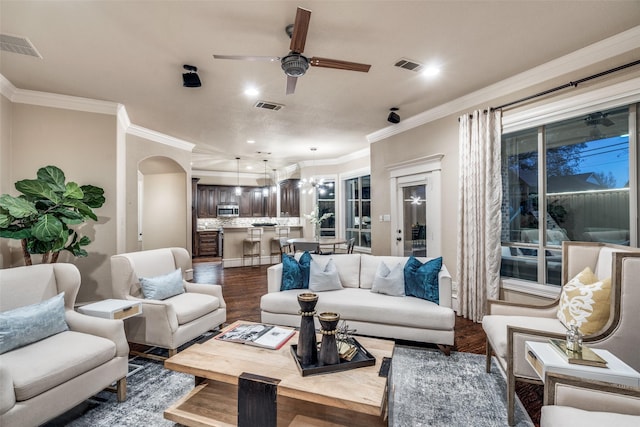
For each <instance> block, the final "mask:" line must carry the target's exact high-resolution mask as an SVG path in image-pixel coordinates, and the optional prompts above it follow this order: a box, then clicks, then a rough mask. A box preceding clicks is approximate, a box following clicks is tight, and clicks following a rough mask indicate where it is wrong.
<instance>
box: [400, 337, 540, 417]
mask: <svg viewBox="0 0 640 427" xmlns="http://www.w3.org/2000/svg"><path fill="white" fill-rule="evenodd" d="M389 390H390V394H389V400H390V404H389V412H390V413H389V419H390V423H389V425H392V426H398V427H422V426H425V427H426V426H429V427H466V426H473V427H495V426H507V425H508V424H507V409H506V407H507V405H506V400H505V399H506V381H505V378H504V376H503V374H502V372H501V371H500V369H499V368H498V365H497V363H496V361H495V359H494V360H493V362H492V367H491V373H489V374H488V373H486V372H485V356H483V355H479V354H471V353H458V352H452V353H451V356H449V357H447V356H445V355H444V354H442V353H441V352H439V351H437V350H430V349H424V348H417V347H407V346H396V348H395V351H394V353H393V363H392V369H391V381H390V388H389ZM515 425H516V426H518V427H525V426H527V427H529V426H533V423H532V422H531V419H530V418H529V415H528V414H527V413H526V411H525V410H524V408H523V407H522V405H521V404H520V402H519V401H517V404H516V412H515Z"/></svg>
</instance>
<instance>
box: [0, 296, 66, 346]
mask: <svg viewBox="0 0 640 427" xmlns="http://www.w3.org/2000/svg"><path fill="white" fill-rule="evenodd" d="M26 286H28V284H26ZM67 330H69V327H68V326H67V322H66V321H65V319H64V292H62V293H59V294H58V295H56V296H55V297H53V298H49V299H48V300H46V301H42V302H39V303H37V304H31V305H26V306H24V307H19V308H14V309H13V310H8V311H4V312H2V313H0V354H2V353H6V352H7V351H11V350H13V349H15V348H18V347H23V346H25V345H27V344H32V343H34V342H36V341H40V340H42V339H45V338H47V337H50V336H51V335H55V334H57V333H60V332H64V331H67Z"/></svg>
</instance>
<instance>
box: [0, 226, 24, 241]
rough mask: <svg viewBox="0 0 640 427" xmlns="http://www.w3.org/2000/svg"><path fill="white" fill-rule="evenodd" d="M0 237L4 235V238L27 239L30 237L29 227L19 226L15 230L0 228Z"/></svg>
mask: <svg viewBox="0 0 640 427" xmlns="http://www.w3.org/2000/svg"><path fill="white" fill-rule="evenodd" d="M0 237H4V238H6V239H17V240H22V239H28V238H30V237H31V229H30V228H20V229H17V230H11V229H4V230H0Z"/></svg>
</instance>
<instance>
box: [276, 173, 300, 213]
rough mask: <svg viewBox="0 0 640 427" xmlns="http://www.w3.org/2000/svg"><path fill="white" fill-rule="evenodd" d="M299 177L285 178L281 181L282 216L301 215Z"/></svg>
mask: <svg viewBox="0 0 640 427" xmlns="http://www.w3.org/2000/svg"><path fill="white" fill-rule="evenodd" d="M299 182H300V180H299V179H285V180H284V181H281V182H280V216H282V217H295V216H300V188H299V187H298V183H299Z"/></svg>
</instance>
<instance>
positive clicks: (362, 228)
mask: <svg viewBox="0 0 640 427" xmlns="http://www.w3.org/2000/svg"><path fill="white" fill-rule="evenodd" d="M344 185H345V208H346V209H345V210H346V215H345V220H346V233H345V238H346V239H347V240H349V239H351V238H352V237H355V239H356V241H355V245H356V246H361V247H365V248H370V247H371V199H370V197H371V177H370V175H365V176H361V177H357V178H351V179H347V180H346V181H345V182H344Z"/></svg>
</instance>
